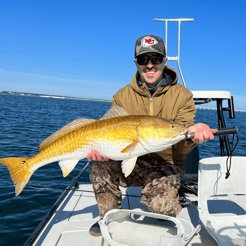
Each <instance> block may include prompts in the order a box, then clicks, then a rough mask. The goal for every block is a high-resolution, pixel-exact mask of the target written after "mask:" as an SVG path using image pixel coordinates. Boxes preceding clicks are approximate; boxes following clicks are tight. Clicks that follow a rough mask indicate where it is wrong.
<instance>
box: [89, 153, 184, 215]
mask: <svg viewBox="0 0 246 246" xmlns="http://www.w3.org/2000/svg"><path fill="white" fill-rule="evenodd" d="M159 164H160V163H159ZM181 173H182V168H181V167H178V166H175V165H171V164H167V163H165V164H164V165H158V163H157V165H155V163H150V162H148V161H146V160H143V159H140V158H138V160H137V163H136V166H135V168H134V169H133V171H132V173H131V174H130V175H129V176H128V177H127V178H125V177H124V174H123V173H122V170H121V162H118V161H108V162H93V163H92V165H91V167H90V180H91V182H92V184H93V189H94V192H95V197H96V201H97V205H98V209H99V216H100V217H101V218H103V217H104V215H105V214H106V213H107V212H108V211H109V210H111V209H120V208H121V199H122V194H121V191H120V189H119V186H122V187H124V188H126V187H129V186H143V189H142V191H141V194H142V198H141V200H140V202H141V203H143V204H144V205H146V206H147V208H148V209H149V211H150V212H154V213H160V214H165V215H169V216H176V215H177V214H178V213H179V212H180V210H181V206H180V204H179V195H178V189H179V188H180V182H181V181H180V176H181V175H180V174H181Z"/></svg>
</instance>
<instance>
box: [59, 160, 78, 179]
mask: <svg viewBox="0 0 246 246" xmlns="http://www.w3.org/2000/svg"><path fill="white" fill-rule="evenodd" d="M78 162H79V160H65V161H59V166H60V168H61V170H62V173H63V177H64V178H65V177H67V175H68V174H69V173H70V172H71V171H72V170H73V169H74V167H75V166H76V165H77V163H78Z"/></svg>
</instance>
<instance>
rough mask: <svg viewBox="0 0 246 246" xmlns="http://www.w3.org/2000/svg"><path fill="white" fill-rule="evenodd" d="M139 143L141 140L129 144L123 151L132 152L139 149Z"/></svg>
mask: <svg viewBox="0 0 246 246" xmlns="http://www.w3.org/2000/svg"><path fill="white" fill-rule="evenodd" d="M138 144H139V142H138V141H136V142H135V143H133V144H130V145H127V146H126V147H125V148H124V149H123V150H121V153H129V152H131V151H133V150H137V149H138Z"/></svg>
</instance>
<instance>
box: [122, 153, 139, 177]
mask: <svg viewBox="0 0 246 246" xmlns="http://www.w3.org/2000/svg"><path fill="white" fill-rule="evenodd" d="M136 161H137V157H131V158H129V159H126V160H124V161H122V163H121V169H122V172H123V173H124V175H125V177H127V176H129V175H130V174H131V172H132V170H133V168H134V167H135V164H136Z"/></svg>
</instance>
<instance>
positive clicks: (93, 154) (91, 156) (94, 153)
mask: <svg viewBox="0 0 246 246" xmlns="http://www.w3.org/2000/svg"><path fill="white" fill-rule="evenodd" d="M87 159H88V161H108V160H109V158H108V157H107V156H106V155H104V156H101V155H100V152H99V151H98V150H96V149H92V150H91V151H90V152H89V153H88V155H87Z"/></svg>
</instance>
